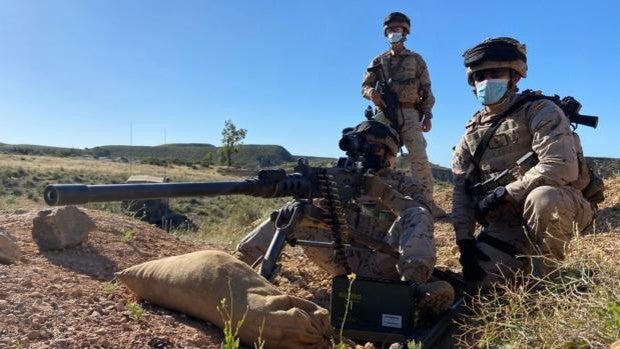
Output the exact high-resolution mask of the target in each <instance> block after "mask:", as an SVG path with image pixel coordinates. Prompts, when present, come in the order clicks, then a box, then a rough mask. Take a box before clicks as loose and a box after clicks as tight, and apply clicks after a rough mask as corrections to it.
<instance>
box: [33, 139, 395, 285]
mask: <svg viewBox="0 0 620 349" xmlns="http://www.w3.org/2000/svg"><path fill="white" fill-rule="evenodd" d="M373 146H376V145H373V144H368V143H367V142H365V140H364V138H363V137H357V136H356V135H349V136H343V138H342V140H341V141H340V147H341V148H342V149H343V150H345V151H346V152H347V155H348V156H347V157H343V158H340V159H339V160H338V162H337V163H336V164H335V165H334V166H331V167H314V166H310V165H309V163H308V161H307V160H306V159H299V161H298V163H297V165H296V166H295V168H294V171H293V173H290V174H287V173H286V171H285V170H283V169H275V170H261V171H259V172H258V174H257V175H256V176H254V177H252V178H249V179H246V180H241V181H228V182H196V183H189V182H186V183H138V184H97V185H85V184H50V185H48V186H47V187H45V190H44V192H43V196H44V199H45V202H46V203H47V204H48V205H51V206H58V205H76V204H85V203H90V202H105V201H129V200H145V199H160V198H177V197H196V196H220V195H235V194H243V195H250V196H256V197H263V198H275V197H292V198H293V202H292V203H290V204H288V205H286V206H285V207H283V208H281V209H280V210H278V211H276V212H275V214H274V215H273V217H272V221H273V222H274V224H275V227H276V231H275V235H274V238H273V240H272V242H271V245H270V246H269V249H268V251H267V253H266V254H265V256H264V257H263V260H262V263H261V267H260V273H261V275H262V276H263V277H265V278H267V279H272V278H273V276H274V274H275V271H276V269H277V261H278V258H279V256H280V254H281V252H282V249H283V248H284V245H285V244H286V243H287V242H288V243H290V244H299V245H308V246H314V247H326V248H332V249H334V254H335V256H334V259H335V261H337V262H340V263H342V264H343V265H344V266H345V269H347V272H348V271H349V270H348V268H347V267H346V258H345V255H344V245H343V241H344V239H343V235H346V241H348V242H349V243H353V242H355V243H359V244H362V245H365V246H368V247H369V248H372V249H374V250H377V251H381V252H384V253H389V254H391V255H397V252H395V251H394V250H393V249H392V248H391V247H390V246H389V245H388V244H387V243H385V242H383V241H380V240H376V239H372V238H370V237H368V236H366V235H364V234H356V233H355V232H353V231H352V229H351V228H350V227H348V226H347V224H346V222H345V220H344V213H343V209H342V204H343V203H346V202H349V201H350V200H353V199H355V198H357V197H359V196H360V195H362V193H363V188H364V185H365V180H366V175H367V174H368V173H372V170H373V169H377V166H378V165H377V164H376V163H375V162H374V161H373V158H372V157H371V156H368V155H366V154H372V153H373ZM298 224H304V225H306V226H314V227H318V228H321V229H325V230H327V231H331V232H332V237H333V241H332V242H319V241H304V240H297V239H295V237H294V230H295V226H296V225H298ZM257 262H258V261H257Z"/></svg>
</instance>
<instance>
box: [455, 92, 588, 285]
mask: <svg viewBox="0 0 620 349" xmlns="http://www.w3.org/2000/svg"><path fill="white" fill-rule="evenodd" d="M520 98H522V97H521V95H519V94H515V93H514V90H513V91H512V92H511V91H509V92H508V96H507V97H505V99H504V100H503V101H502V102H500V103H497V104H493V105H490V106H486V107H485V108H484V109H483V110H482V111H480V112H478V113H477V114H476V115H474V117H473V118H472V119H471V120H470V121H469V123H468V124H467V126H466V131H465V135H464V136H463V137H462V139H461V140H460V142H459V144H458V145H457V146H456V148H455V152H454V157H453V162H452V172H453V175H454V196H453V208H452V217H453V224H454V229H455V232H456V239H457V241H463V240H467V239H472V238H473V235H474V229H475V224H476V221H475V218H474V204H475V203H474V198H473V197H472V196H471V195H470V194H469V193H468V188H467V187H468V185H469V184H470V183H473V182H478V181H480V180H483V179H487V178H490V176H492V175H494V174H497V173H499V172H501V171H502V170H504V169H507V168H511V167H513V166H514V164H515V162H516V160H518V159H519V158H520V157H521V156H522V155H524V154H525V153H527V152H528V151H531V150H533V151H534V152H535V153H536V155H537V156H538V159H539V163H538V164H537V165H536V166H535V167H533V168H532V169H530V170H529V171H527V172H526V173H525V174H524V175H523V176H522V178H520V179H518V180H517V181H515V182H512V183H510V184H509V185H507V186H506V190H507V192H508V194H509V195H510V196H511V197H512V198H513V199H514V202H509V203H506V204H504V205H503V206H501V207H500V208H499V209H497V210H495V211H493V212H492V214H489V215H488V216H487V217H486V219H487V221H488V223H489V225H488V226H487V227H486V228H484V232H483V233H482V234H480V235H479V236H478V237H477V242H476V246H477V248H478V249H479V250H480V251H482V252H483V253H484V254H486V255H487V256H488V257H490V261H479V265H480V267H481V268H482V269H483V270H484V271H485V272H486V274H487V275H486V276H485V278H484V280H482V284H483V286H484V285H488V284H489V283H491V282H494V281H497V280H499V279H500V276H508V275H511V273H513V272H514V271H515V270H516V269H529V268H530V267H531V268H532V271H533V272H534V273H535V274H539V275H540V276H542V275H544V274H545V273H547V272H548V271H549V270H550V268H552V267H553V263H551V264H549V263H547V262H544V263H543V259H541V258H533V259H527V258H523V257H521V258H518V257H517V256H518V255H542V256H545V257H551V258H552V259H556V260H561V259H563V258H564V251H565V247H566V244H567V243H568V242H569V240H570V239H571V237H572V236H573V234H575V233H579V232H581V231H583V230H584V229H585V228H586V227H587V226H588V225H589V224H590V223H591V221H592V219H593V210H592V208H591V205H590V203H589V202H588V201H587V200H586V199H584V197H583V196H582V194H581V191H580V190H581V189H583V187H584V186H585V184H587V182H586V183H584V173H583V168H581V167H580V165H579V162H578V158H577V152H579V151H581V145H580V144H579V141H578V139H577V138H576V135H574V134H573V132H572V131H571V129H570V125H569V122H568V119H567V118H566V117H565V116H564V114H563V112H562V111H561V110H560V109H559V108H558V107H557V106H556V105H555V104H554V103H553V102H551V101H548V100H538V101H534V102H526V103H525V104H524V105H523V106H522V107H520V108H518V109H517V110H516V111H514V112H512V113H510V114H509V115H506V116H504V120H503V122H502V123H501V124H500V126H499V127H498V129H497V130H496V131H495V133H494V136H493V137H492V138H491V140H490V142H489V146H488V147H487V149H486V151H485V152H484V154H483V156H482V157H481V160H480V172H481V174H480V175H472V174H473V173H476V172H475V171H474V164H473V154H474V152H475V149H476V147H477V146H478V143H479V142H480V139H481V137H482V136H483V134H484V133H485V131H486V130H487V129H488V127H489V125H490V124H491V123H492V122H493V121H494V120H495V119H496V118H497V117H498V116H500V114H501V113H502V112H503V111H506V110H508V109H509V108H510V106H511V105H513V104H514V103H516V102H517V101H518V100H519V99H520ZM468 177H469V178H468ZM488 237H490V238H488ZM545 260H546V261H550V260H549V259H545ZM530 261H532V262H533V263H532V264H531V265H530V264H529V262H530ZM547 264H549V265H547Z"/></svg>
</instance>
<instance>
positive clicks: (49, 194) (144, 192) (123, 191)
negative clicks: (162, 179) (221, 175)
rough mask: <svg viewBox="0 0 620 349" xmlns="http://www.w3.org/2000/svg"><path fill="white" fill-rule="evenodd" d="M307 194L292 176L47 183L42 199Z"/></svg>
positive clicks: (304, 185)
mask: <svg viewBox="0 0 620 349" xmlns="http://www.w3.org/2000/svg"><path fill="white" fill-rule="evenodd" d="M309 191H310V183H309V181H307V180H306V179H305V178H303V177H301V176H299V175H296V174H293V175H289V176H286V178H285V179H283V180H281V181H276V182H265V181H261V180H259V179H257V178H251V179H247V180H244V181H238V182H196V183H193V182H185V183H144V184H96V185H85V184H50V185H48V186H46V187H45V190H44V191H43V198H44V199H45V202H46V203H47V204H48V205H50V206H59V205H78V204H85V203H89V202H105V201H127V200H146V199H161V198H175V197H196V196H218V195H235V194H243V195H251V196H258V197H265V198H270V197H284V196H304V195H308V194H309Z"/></svg>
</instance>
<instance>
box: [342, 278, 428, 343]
mask: <svg viewBox="0 0 620 349" xmlns="http://www.w3.org/2000/svg"><path fill="white" fill-rule="evenodd" d="M414 293H415V287H414V286H413V283H411V282H406V281H391V280H390V281H388V280H380V279H371V278H364V277H359V276H358V277H356V278H355V280H354V281H353V283H352V284H351V291H350V293H349V279H348V278H347V276H346V275H339V276H336V277H334V278H333V279H332V298H331V323H332V326H333V327H334V328H336V329H340V327H341V326H343V321H344V326H343V328H344V330H343V335H344V336H345V337H347V338H351V339H357V340H367V341H373V342H384V343H389V342H404V341H405V340H407V339H409V338H412V336H413V330H414V327H415V325H416V320H417V311H416V306H415V303H416V301H415V294H414ZM347 300H348V302H349V310H348V311H347V312H346V318H345V310H346V305H347Z"/></svg>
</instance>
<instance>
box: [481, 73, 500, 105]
mask: <svg viewBox="0 0 620 349" xmlns="http://www.w3.org/2000/svg"><path fill="white" fill-rule="evenodd" d="M475 86H476V98H478V100H479V101H480V103H482V104H484V105H490V104H495V103H497V102H499V100H500V99H502V97H504V95H505V94H506V91H508V79H488V80H483V81H480V82H478V81H476V82H475Z"/></svg>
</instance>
